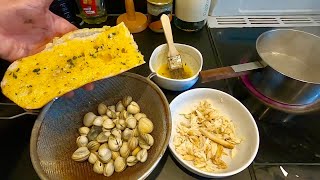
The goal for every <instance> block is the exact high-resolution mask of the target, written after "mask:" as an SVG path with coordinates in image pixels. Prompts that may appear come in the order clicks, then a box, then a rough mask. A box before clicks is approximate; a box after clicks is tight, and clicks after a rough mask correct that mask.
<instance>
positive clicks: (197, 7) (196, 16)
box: [174, 0, 211, 31]
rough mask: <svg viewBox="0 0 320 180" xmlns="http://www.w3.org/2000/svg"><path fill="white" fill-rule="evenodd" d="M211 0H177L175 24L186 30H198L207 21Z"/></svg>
mask: <svg viewBox="0 0 320 180" xmlns="http://www.w3.org/2000/svg"><path fill="white" fill-rule="evenodd" d="M210 3H211V0H176V1H175V19H174V24H175V25H176V26H177V27H178V28H179V29H182V30H184V31H198V30H200V29H202V28H203V27H204V25H205V24H206V23H207V17H208V12H209V8H210Z"/></svg>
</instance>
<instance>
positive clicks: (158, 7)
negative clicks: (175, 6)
mask: <svg viewBox="0 0 320 180" xmlns="http://www.w3.org/2000/svg"><path fill="white" fill-rule="evenodd" d="M172 2H173V0H148V4H147V9H148V21H149V28H150V29H151V30H152V31H154V32H158V33H161V32H163V28H162V24H161V21H160V17H161V15H162V14H166V15H168V16H169V19H170V21H171V20H172Z"/></svg>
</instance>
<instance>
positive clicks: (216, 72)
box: [200, 66, 248, 83]
mask: <svg viewBox="0 0 320 180" xmlns="http://www.w3.org/2000/svg"><path fill="white" fill-rule="evenodd" d="M247 73H248V71H242V72H235V71H234V70H233V69H232V67H230V66H229V67H222V68H215V69H209V70H205V71H201V72H200V77H201V83H205V82H210V81H216V80H221V79H228V78H233V77H239V76H242V75H245V74H247Z"/></svg>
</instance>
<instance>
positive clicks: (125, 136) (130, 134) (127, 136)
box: [122, 128, 133, 141]
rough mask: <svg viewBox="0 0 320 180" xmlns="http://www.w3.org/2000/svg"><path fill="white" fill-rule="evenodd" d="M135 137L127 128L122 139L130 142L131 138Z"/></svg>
mask: <svg viewBox="0 0 320 180" xmlns="http://www.w3.org/2000/svg"><path fill="white" fill-rule="evenodd" d="M132 136H133V131H132V130H131V129H129V128H126V129H125V130H124V131H123V132H122V139H123V140H125V141H128V140H129V139H130V138H131V137H132Z"/></svg>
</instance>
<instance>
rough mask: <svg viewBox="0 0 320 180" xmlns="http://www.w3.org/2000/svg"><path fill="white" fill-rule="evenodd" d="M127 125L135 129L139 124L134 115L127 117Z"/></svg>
mask: <svg viewBox="0 0 320 180" xmlns="http://www.w3.org/2000/svg"><path fill="white" fill-rule="evenodd" d="M126 123H127V127H128V128H130V129H134V128H135V127H136V126H137V120H136V118H134V117H128V118H127V119H126Z"/></svg>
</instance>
